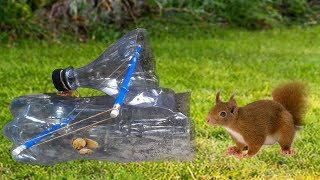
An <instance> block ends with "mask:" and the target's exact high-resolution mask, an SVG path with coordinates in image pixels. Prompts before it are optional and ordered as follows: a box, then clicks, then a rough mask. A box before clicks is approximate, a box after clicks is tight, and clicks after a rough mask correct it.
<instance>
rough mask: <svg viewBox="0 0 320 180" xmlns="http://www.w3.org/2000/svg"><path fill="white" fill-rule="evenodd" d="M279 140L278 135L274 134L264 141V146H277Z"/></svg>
mask: <svg viewBox="0 0 320 180" xmlns="http://www.w3.org/2000/svg"><path fill="white" fill-rule="evenodd" d="M278 140H279V135H278V134H277V133H276V134H272V135H268V136H267V137H266V139H265V140H264V144H265V145H272V144H275V143H276V142H278Z"/></svg>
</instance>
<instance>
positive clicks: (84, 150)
mask: <svg viewBox="0 0 320 180" xmlns="http://www.w3.org/2000/svg"><path fill="white" fill-rule="evenodd" d="M92 153H93V151H92V150H91V149H88V148H82V149H80V151H79V154H92Z"/></svg>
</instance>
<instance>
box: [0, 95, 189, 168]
mask: <svg viewBox="0 0 320 180" xmlns="http://www.w3.org/2000/svg"><path fill="white" fill-rule="evenodd" d="M152 91H153V92H154V93H149V94H148V93H145V92H141V93H145V95H144V97H145V98H146V99H148V98H150V99H154V101H153V103H152V104H151V103H150V102H147V103H139V104H140V106H137V105H128V104H124V105H123V107H122V108H121V111H120V114H119V116H118V117H116V118H110V115H109V113H105V112H107V111H108V110H110V108H112V106H113V102H114V99H113V98H112V97H110V96H97V97H86V98H76V97H63V96H58V95H56V94H36V95H28V96H22V97H18V98H16V99H14V100H13V101H12V102H11V105H10V110H11V112H12V114H13V116H14V119H13V120H12V121H11V122H9V123H8V124H7V125H6V126H5V127H4V128H3V134H4V136H5V137H7V138H8V139H9V140H11V141H12V142H13V149H14V148H16V147H17V146H19V145H21V144H23V143H24V142H26V141H28V140H30V139H32V138H33V137H34V136H36V135H38V134H39V133H41V132H43V131H45V130H46V129H48V128H50V127H52V126H53V125H55V124H57V123H59V122H61V121H62V120H63V119H64V118H66V117H69V116H73V117H75V118H74V119H73V120H72V121H70V122H68V124H67V125H66V126H64V127H63V128H61V129H59V130H57V131H55V132H53V133H52V134H50V135H48V136H47V137H46V138H44V139H43V140H42V141H40V142H39V143H38V144H36V145H35V146H33V147H31V148H29V149H26V150H24V151H22V152H21V153H20V154H18V155H13V158H14V159H15V160H17V161H19V162H24V163H31V164H40V165H53V164H56V163H60V162H64V161H68V160H75V159H96V160H104V161H113V162H132V161H164V160H181V161H188V160H192V159H193V157H194V146H193V131H192V124H191V121H190V119H189V118H188V113H189V109H188V107H189V96H190V94H188V93H185V94H174V93H173V92H172V91H166V90H163V89H153V90H150V92H152ZM155 92H156V93H155ZM141 93H137V92H136V93H132V94H129V95H128V94H127V96H126V101H127V102H130V100H132V99H137V98H140V97H137V96H139V94H141ZM133 94H135V95H133ZM90 117H91V118H90ZM106 119H107V120H106ZM77 122H79V123H77ZM75 138H89V139H91V140H93V141H96V142H97V143H98V147H97V148H96V149H91V150H92V151H91V153H89V154H80V153H79V150H76V149H74V148H73V147H72V143H71V142H72V140H73V139H75Z"/></svg>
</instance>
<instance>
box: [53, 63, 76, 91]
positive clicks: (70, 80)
mask: <svg viewBox="0 0 320 180" xmlns="http://www.w3.org/2000/svg"><path fill="white" fill-rule="evenodd" d="M52 82H53V85H54V87H55V88H56V89H57V90H58V91H71V90H75V89H77V87H76V86H75V76H74V69H73V67H68V68H66V69H55V70H54V71H53V72H52Z"/></svg>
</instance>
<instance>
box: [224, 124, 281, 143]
mask: <svg viewBox="0 0 320 180" xmlns="http://www.w3.org/2000/svg"><path fill="white" fill-rule="evenodd" d="M224 128H225V129H226V130H227V131H228V132H229V133H230V134H231V135H232V136H233V137H234V138H235V139H236V140H237V141H238V142H240V143H242V144H244V145H247V143H246V141H245V140H244V138H243V136H242V135H241V134H240V133H238V132H236V131H234V130H232V129H230V128H228V127H224ZM278 139H279V135H278V134H277V133H276V134H273V135H268V136H267V137H266V139H265V140H264V143H263V144H264V145H272V144H275V143H276V142H278Z"/></svg>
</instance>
